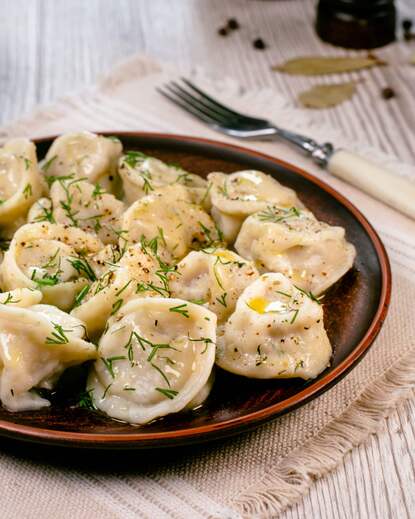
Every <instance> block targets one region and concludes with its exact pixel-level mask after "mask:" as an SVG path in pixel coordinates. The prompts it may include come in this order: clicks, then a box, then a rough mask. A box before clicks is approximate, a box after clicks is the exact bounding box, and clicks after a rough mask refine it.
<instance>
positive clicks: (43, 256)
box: [0, 222, 103, 310]
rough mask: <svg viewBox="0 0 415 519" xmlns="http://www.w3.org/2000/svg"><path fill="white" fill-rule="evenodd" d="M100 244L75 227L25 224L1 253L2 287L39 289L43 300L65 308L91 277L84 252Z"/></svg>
mask: <svg viewBox="0 0 415 519" xmlns="http://www.w3.org/2000/svg"><path fill="white" fill-rule="evenodd" d="M102 247H103V244H102V243H101V241H100V240H98V238H96V237H94V236H92V235H91V234H87V233H85V232H84V231H82V230H81V229H77V228H76V227H65V226H63V225H58V224H51V223H47V222H43V223H35V224H26V225H24V226H23V227H21V228H20V229H19V230H18V231H17V232H16V233H15V235H14V237H13V240H12V241H11V244H10V247H9V250H8V251H7V252H6V253H5V255H4V260H3V263H2V264H1V266H0V276H1V284H2V287H3V289H5V290H13V289H15V288H32V289H39V290H41V291H42V293H43V302H44V303H48V304H49V303H50V304H54V305H56V306H57V307H59V308H61V309H62V310H69V309H70V308H71V307H72V306H73V303H74V300H75V297H76V294H77V293H78V292H79V291H80V290H81V289H82V287H84V286H85V285H86V284H88V281H92V279H93V278H94V275H93V272H92V273H91V272H90V270H89V264H88V261H87V259H86V257H87V255H88V254H94V253H96V252H98V251H99V250H100V249H101V248H102Z"/></svg>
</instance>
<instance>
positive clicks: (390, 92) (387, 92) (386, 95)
mask: <svg viewBox="0 0 415 519" xmlns="http://www.w3.org/2000/svg"><path fill="white" fill-rule="evenodd" d="M381 93H382V97H383V99H392V97H395V96H396V94H395V90H394V89H393V88H391V87H385V88H382V92H381Z"/></svg>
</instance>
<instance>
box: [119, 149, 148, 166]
mask: <svg viewBox="0 0 415 519" xmlns="http://www.w3.org/2000/svg"><path fill="white" fill-rule="evenodd" d="M146 158H147V155H145V154H144V153H141V151H127V152H125V154H124V155H123V157H122V159H121V161H122V162H125V163H126V164H127V166H130V168H133V169H134V168H135V167H136V166H137V164H139V163H141V162H143V161H144V160H145V159H146Z"/></svg>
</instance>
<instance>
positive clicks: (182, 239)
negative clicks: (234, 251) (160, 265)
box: [121, 184, 220, 263]
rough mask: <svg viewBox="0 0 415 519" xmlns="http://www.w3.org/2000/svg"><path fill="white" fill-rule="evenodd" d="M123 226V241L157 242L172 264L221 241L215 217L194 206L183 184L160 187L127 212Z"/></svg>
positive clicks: (165, 257)
mask: <svg viewBox="0 0 415 519" xmlns="http://www.w3.org/2000/svg"><path fill="white" fill-rule="evenodd" d="M121 227H122V229H123V231H125V234H124V235H123V239H126V240H128V241H129V242H130V243H139V242H140V241H142V239H143V237H144V238H145V240H147V241H151V240H154V239H157V240H158V253H159V255H160V257H161V258H162V259H163V260H164V261H166V262H168V263H172V262H176V261H178V260H180V259H182V258H183V257H184V256H185V255H186V254H187V253H188V252H189V251H190V250H191V249H201V248H203V247H207V246H210V245H212V244H213V243H216V242H218V240H219V238H220V237H219V234H218V231H217V229H216V227H215V224H214V222H213V220H212V218H211V217H210V216H209V215H208V213H206V212H205V211H204V210H203V209H202V208H201V207H200V206H199V205H197V204H194V203H192V200H191V196H190V194H189V192H188V191H187V189H186V188H185V187H184V186H181V185H179V184H172V185H170V186H165V187H162V188H159V189H157V190H156V191H152V192H151V194H149V195H147V196H145V197H143V198H141V199H140V200H138V201H137V202H134V204H133V205H132V206H130V207H129V209H127V211H126V212H125V213H124V216H123V220H122V226H121Z"/></svg>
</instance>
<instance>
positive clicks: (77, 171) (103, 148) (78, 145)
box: [42, 132, 122, 193]
mask: <svg viewBox="0 0 415 519" xmlns="http://www.w3.org/2000/svg"><path fill="white" fill-rule="evenodd" d="M121 152H122V145H121V142H120V140H119V139H116V138H112V137H104V136H102V135H96V134H94V133H90V132H79V133H67V134H65V135H61V136H60V137H58V138H57V139H55V140H54V141H53V143H52V145H51V147H50V148H49V150H48V152H47V154H46V158H45V161H44V163H43V166H42V169H43V171H44V174H45V175H46V177H62V176H72V175H74V176H75V177H76V178H85V179H86V180H88V181H89V182H91V183H92V184H98V183H99V184H100V185H101V187H103V188H104V189H106V190H107V191H109V192H111V193H113V192H117V191H118V186H117V164H118V159H119V157H120V156H121Z"/></svg>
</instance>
